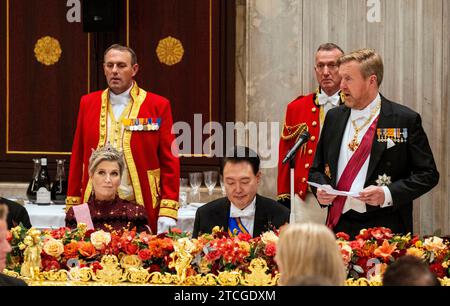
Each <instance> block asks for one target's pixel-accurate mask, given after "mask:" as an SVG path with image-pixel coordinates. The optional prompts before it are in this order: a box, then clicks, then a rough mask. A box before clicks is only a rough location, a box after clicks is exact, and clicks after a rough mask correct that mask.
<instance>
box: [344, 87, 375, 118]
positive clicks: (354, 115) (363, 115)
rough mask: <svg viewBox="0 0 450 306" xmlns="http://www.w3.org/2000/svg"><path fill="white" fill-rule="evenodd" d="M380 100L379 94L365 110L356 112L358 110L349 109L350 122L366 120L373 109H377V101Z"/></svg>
mask: <svg viewBox="0 0 450 306" xmlns="http://www.w3.org/2000/svg"><path fill="white" fill-rule="evenodd" d="M380 100H381V97H380V94H379V93H378V94H377V96H376V97H375V99H374V100H373V101H372V102H370V104H369V105H367V106H366V107H365V108H363V109H361V110H358V109H353V108H352V109H351V111H350V119H351V120H358V119H368V118H369V117H370V115H371V113H372V111H373V109H374V108H376V107H377V104H378V101H380Z"/></svg>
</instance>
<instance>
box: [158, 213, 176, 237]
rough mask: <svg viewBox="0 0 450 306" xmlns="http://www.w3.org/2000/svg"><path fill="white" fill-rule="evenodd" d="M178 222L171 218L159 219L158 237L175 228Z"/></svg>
mask: <svg viewBox="0 0 450 306" xmlns="http://www.w3.org/2000/svg"><path fill="white" fill-rule="evenodd" d="M176 225H177V221H175V220H174V219H172V218H169V217H159V218H158V233H157V234H158V235H159V234H161V233H164V232H168V231H169V229H171V228H172V227H175V226H176Z"/></svg>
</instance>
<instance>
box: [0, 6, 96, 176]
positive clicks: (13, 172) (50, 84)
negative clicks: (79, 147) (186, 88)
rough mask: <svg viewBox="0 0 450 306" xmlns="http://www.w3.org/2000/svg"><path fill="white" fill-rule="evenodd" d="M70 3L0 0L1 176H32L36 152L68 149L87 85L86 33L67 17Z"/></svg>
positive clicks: (59, 153)
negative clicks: (0, 63) (0, 80)
mask: <svg viewBox="0 0 450 306" xmlns="http://www.w3.org/2000/svg"><path fill="white" fill-rule="evenodd" d="M68 9H69V8H68V7H67V6H66V1H60V0H39V1H38V0H34V1H25V0H14V1H12V0H3V1H1V16H2V18H1V21H2V26H1V33H2V34H1V38H2V39H1V40H2V45H1V60H2V62H3V64H2V67H4V68H5V69H2V72H1V74H2V83H1V87H0V88H1V91H0V93H1V96H0V97H1V98H0V99H1V100H0V101H1V109H2V111H1V126H2V127H1V137H0V149H1V150H0V160H1V164H0V169H1V173H0V178H1V180H21V178H22V179H23V177H24V175H26V176H25V177H26V178H28V177H29V176H31V173H29V172H30V169H31V167H32V163H31V161H30V160H31V158H32V157H34V156H40V155H52V156H53V155H57V156H58V155H59V156H61V155H63V156H64V155H67V154H68V153H69V152H70V150H71V146H72V135H73V132H74V128H75V123H76V116H77V112H78V103H79V99H80V96H81V95H82V94H84V93H86V92H87V91H89V89H90V88H89V87H90V86H89V73H88V71H89V70H88V69H89V62H88V56H89V43H88V34H87V33H83V31H82V26H81V23H76V22H75V23H70V22H68V21H67V19H66V14H67V11H68ZM66 157H67V159H68V156H66ZM50 159H51V160H54V158H53V157H50ZM22 168H23V169H24V172H22V171H21V170H20V169H22ZM25 169H26V170H25ZM25 171H26V172H25ZM31 172H32V170H31Z"/></svg>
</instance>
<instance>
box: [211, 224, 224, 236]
mask: <svg viewBox="0 0 450 306" xmlns="http://www.w3.org/2000/svg"><path fill="white" fill-rule="evenodd" d="M220 231H222V228H220V227H219V226H217V225H216V226H214V227H213V229H212V233H213V234H215V233H218V232H220Z"/></svg>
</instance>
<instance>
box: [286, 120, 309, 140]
mask: <svg viewBox="0 0 450 306" xmlns="http://www.w3.org/2000/svg"><path fill="white" fill-rule="evenodd" d="M285 129H287V130H288V131H289V130H294V129H295V131H294V132H292V133H291V134H289V135H285V134H284V130H285ZM307 130H308V125H307V124H306V123H305V122H302V123H299V124H297V125H293V126H289V125H286V123H285V124H284V129H283V131H282V132H281V138H282V139H283V140H291V139H292V138H294V137H298V136H299V135H300V134H301V133H302V132H303V131H307Z"/></svg>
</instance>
